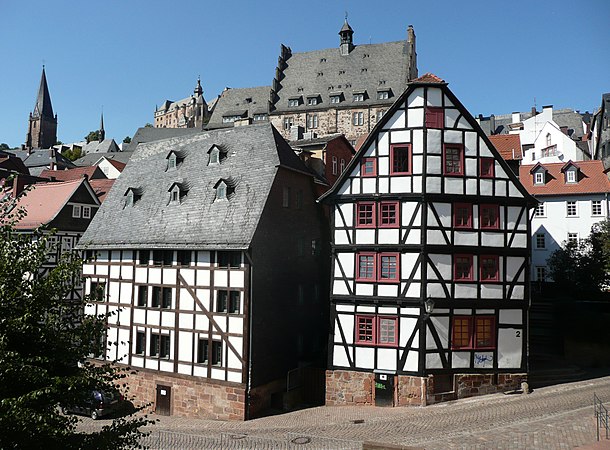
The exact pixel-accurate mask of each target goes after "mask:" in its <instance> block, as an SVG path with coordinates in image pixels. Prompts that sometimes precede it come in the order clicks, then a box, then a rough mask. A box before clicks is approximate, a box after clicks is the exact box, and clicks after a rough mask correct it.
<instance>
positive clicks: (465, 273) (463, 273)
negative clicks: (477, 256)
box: [453, 255, 472, 280]
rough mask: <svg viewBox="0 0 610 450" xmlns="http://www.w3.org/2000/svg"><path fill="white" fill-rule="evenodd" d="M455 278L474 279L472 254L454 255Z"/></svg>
mask: <svg viewBox="0 0 610 450" xmlns="http://www.w3.org/2000/svg"><path fill="white" fill-rule="evenodd" d="M453 278H454V279H455V280H472V255H455V256H454V257H453Z"/></svg>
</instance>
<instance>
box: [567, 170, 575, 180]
mask: <svg viewBox="0 0 610 450" xmlns="http://www.w3.org/2000/svg"><path fill="white" fill-rule="evenodd" d="M566 183H576V170H575V169H572V170H568V171H567V172H566Z"/></svg>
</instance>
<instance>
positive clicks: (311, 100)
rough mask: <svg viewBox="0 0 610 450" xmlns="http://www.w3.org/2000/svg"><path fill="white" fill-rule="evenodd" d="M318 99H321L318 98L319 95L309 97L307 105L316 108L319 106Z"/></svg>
mask: <svg viewBox="0 0 610 450" xmlns="http://www.w3.org/2000/svg"><path fill="white" fill-rule="evenodd" d="M318 98H319V96H318V95H312V96H308V97H307V104H308V105H309V106H315V105H317V104H318Z"/></svg>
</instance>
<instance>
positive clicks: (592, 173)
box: [519, 160, 610, 197]
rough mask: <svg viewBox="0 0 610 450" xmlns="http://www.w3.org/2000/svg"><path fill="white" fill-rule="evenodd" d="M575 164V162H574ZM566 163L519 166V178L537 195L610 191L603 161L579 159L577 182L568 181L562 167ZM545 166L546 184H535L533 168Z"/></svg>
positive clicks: (530, 191)
mask: <svg viewBox="0 0 610 450" xmlns="http://www.w3.org/2000/svg"><path fill="white" fill-rule="evenodd" d="M572 164H573V165H575V164H574V163H572ZM564 166H566V163H547V164H545V165H544V166H542V165H540V164H536V165H534V166H531V165H526V166H521V167H519V178H520V180H521V183H523V186H525V188H526V189H527V190H528V192H529V193H530V194H532V195H534V196H536V197H538V196H544V195H583V194H600V193H610V180H608V175H607V174H606V173H604V164H603V162H602V161H597V160H594V161H578V166H577V167H578V168H579V171H580V176H579V179H578V182H577V183H566V182H565V177H564V176H563V174H562V169H563V168H564ZM537 167H544V169H545V170H546V171H547V177H546V183H545V184H534V180H533V176H532V173H533V170H534V169H535V168H537Z"/></svg>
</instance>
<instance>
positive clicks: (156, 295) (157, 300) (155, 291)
mask: <svg viewBox="0 0 610 450" xmlns="http://www.w3.org/2000/svg"><path fill="white" fill-rule="evenodd" d="M150 306H152V307H153V308H158V307H159V306H161V288H160V287H159V286H153V288H152V299H151V303H150Z"/></svg>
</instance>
